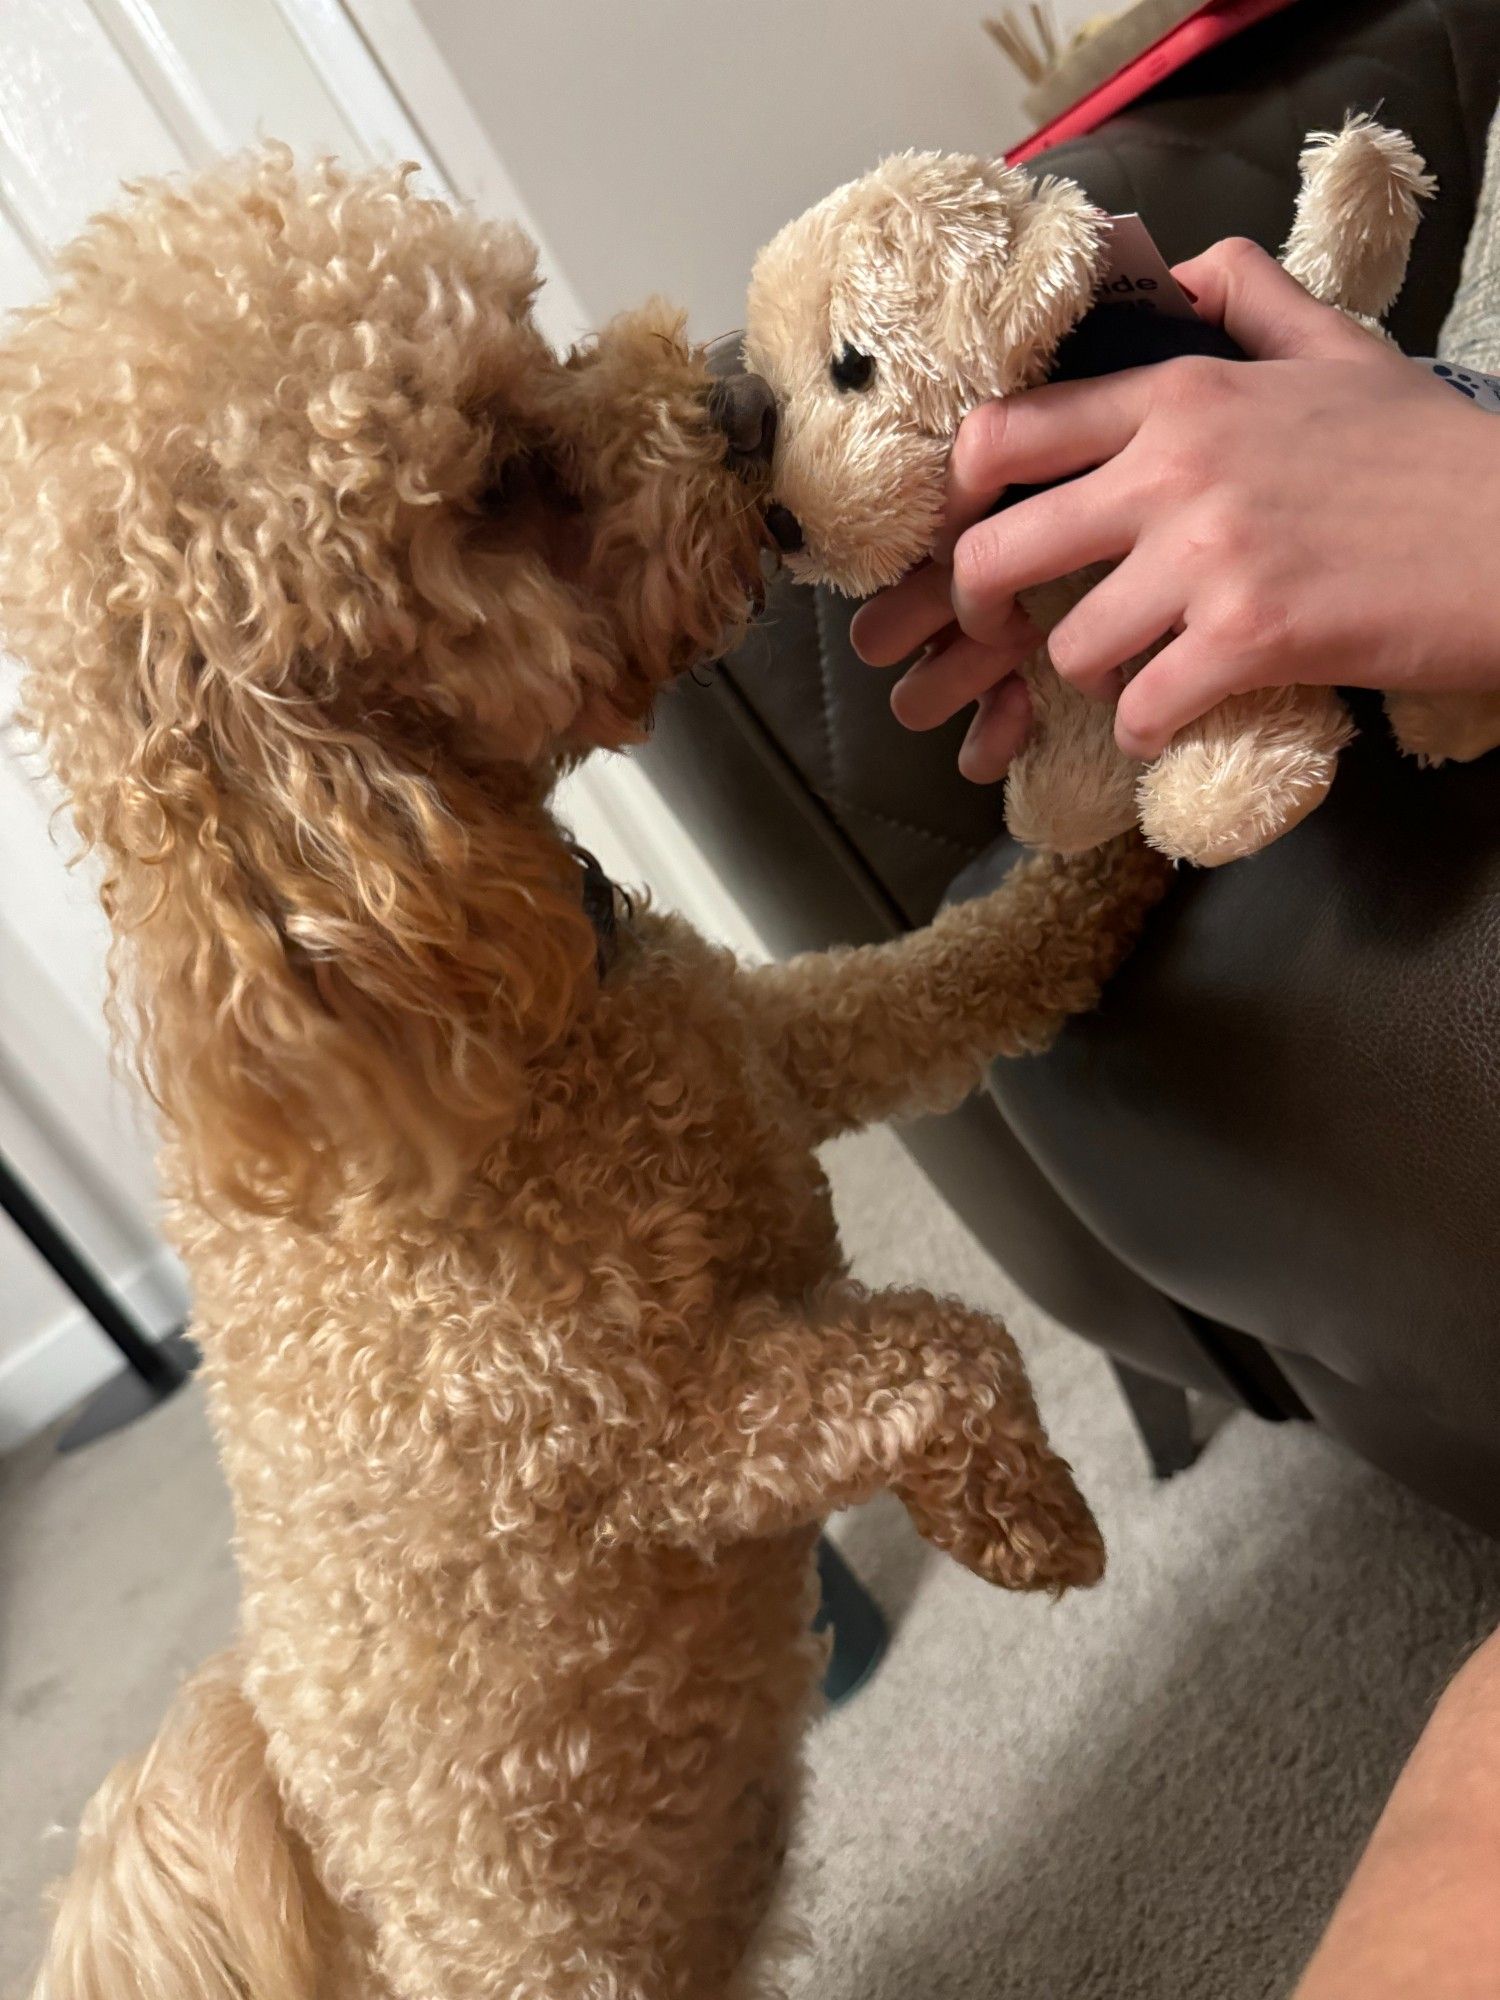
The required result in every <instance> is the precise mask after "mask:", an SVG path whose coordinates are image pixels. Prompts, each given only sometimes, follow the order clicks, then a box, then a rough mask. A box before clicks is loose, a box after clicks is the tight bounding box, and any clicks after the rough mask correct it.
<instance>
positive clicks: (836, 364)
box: [828, 340, 875, 389]
mask: <svg viewBox="0 0 1500 2000" xmlns="http://www.w3.org/2000/svg"><path fill="white" fill-rule="evenodd" d="M828 372H829V374H830V375H831V376H832V377H833V385H834V387H835V388H836V389H868V388H869V386H870V384H871V383H872V382H873V381H874V379H875V362H874V359H873V357H872V356H871V355H868V354H861V353H860V351H859V349H858V348H857V347H851V346H850V345H849V343H848V341H847V340H846V341H845V342H844V351H843V353H842V354H836V355H835V356H834V358H833V359H832V361H830V362H829V364H828Z"/></svg>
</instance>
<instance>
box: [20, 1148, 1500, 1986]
mask: <svg viewBox="0 0 1500 2000" xmlns="http://www.w3.org/2000/svg"><path fill="white" fill-rule="evenodd" d="M830 1164H831V1167H832V1171H833V1174H834V1178H835V1183H836V1186H837V1190H838V1195H839V1206H840V1211H841V1214H842V1216H843V1219H844V1225H845V1233H846V1237H847V1239H848V1242H849V1244H850V1247H851V1250H852V1252H853V1254H854V1257H855V1261H856V1264H857V1267H858V1268H859V1270H860V1272H861V1274H862V1275H863V1276H865V1277H867V1278H870V1279H876V1280H882V1279H890V1280H894V1279H905V1280H920V1281H923V1282H926V1283H930V1284H933V1285H936V1286H938V1287H940V1288H943V1289H948V1290H952V1291H955V1292H959V1293H961V1294H963V1295H965V1296H967V1297H969V1298H971V1299H974V1300H976V1301H982V1302H984V1303H986V1304H990V1305H994V1306H997V1307H1001V1308H1004V1307H1005V1305H1006V1304H1007V1288H1006V1286H1005V1284H1004V1281H1003V1280H1002V1279H1001V1278H1000V1277H999V1275H998V1274H997V1273H996V1272H995V1270H994V1268H993V1266H992V1265H990V1264H989V1263H988V1261H987V1260H986V1259H985V1257H984V1256H983V1255H982V1254H981V1253H980V1252H979V1250H978V1249H977V1248H976V1247H975V1245H974V1244H973V1242H972V1241H971V1239H969V1238H968V1237H967V1236H966V1235H965V1234H964V1233H963V1232H962V1230H960V1229H959V1228H958V1227H957V1225H956V1224H955V1223H954V1222H953V1221H952V1219H951V1218H950V1217H949V1216H948V1214H947V1212H946V1211H945V1210H944V1209H943V1208H942V1206H941V1204H940V1203H939V1202H938V1201H937V1199H936V1198H935V1197H934V1196H933V1195H932V1194H931V1193H930V1192H929V1191H928V1189H927V1187H926V1185H925V1183H923V1182H922V1181H921V1180H920V1178H919V1177H918V1175H917V1174H916V1172H915V1170H914V1169H913V1168H912V1167H911V1166H910V1165H909V1164H908V1162H907V1160H906V1157H905V1155H904V1154H903V1153H902V1152H901V1150H900V1148H899V1147H898V1146H897V1145H896V1143H895V1142H894V1141H893V1140H892V1139H890V1138H889V1137H887V1136H886V1135H884V1134H876V1135H872V1136H870V1137H866V1138H863V1139H860V1140H857V1141H854V1142H852V1143H849V1144H846V1145H844V1146H842V1147H840V1148H838V1149H836V1150H835V1152H834V1153H833V1155H832V1158H831V1162H830ZM1013 1323H1014V1324H1015V1325H1016V1326H1017V1328H1018V1331H1019V1332H1020V1334H1021V1337H1022V1343H1023V1345H1024V1346H1025V1347H1026V1348H1027V1349H1028V1352H1029V1353H1030V1355H1031V1358H1032V1362H1033V1368H1034V1373H1035V1375H1036V1378H1037V1381H1038V1386H1039V1389H1040V1393H1041V1399H1042V1403H1043V1407H1044V1409H1045V1411H1046V1413H1047V1416H1048V1419H1049V1421H1050V1423H1051V1425H1052V1428H1053V1432H1054V1435H1055V1436H1056V1437H1057V1438H1058V1439H1059V1440H1060V1441H1062V1442H1063V1444H1064V1446H1065V1448H1066V1449H1067V1451H1068V1452H1069V1454H1070V1456H1071V1457H1072V1458H1073V1460H1074V1462H1075V1464H1076V1466H1077V1468H1078V1470H1079V1473H1080V1475H1081V1477H1082V1480H1083V1483H1084V1486H1085V1489H1086V1490H1087V1491H1088V1492H1089V1494H1090V1495H1091V1497H1092V1498H1093V1500H1094V1503H1095V1506H1096V1507H1097V1509H1098V1511H1099V1514H1100V1516H1101V1518H1102V1520H1103V1522H1104V1525H1105V1529H1106V1532H1107V1534H1108V1537H1109V1541H1110V1545H1111V1552H1112V1567H1111V1573H1110V1576H1109V1579H1108V1581H1107V1582H1106V1583H1105V1584H1104V1585H1103V1586H1102V1587H1101V1588H1100V1589H1099V1590H1098V1591H1096V1592H1094V1593H1092V1594H1090V1595H1087V1596H1083V1597H1078V1598H1075V1599H1073V1600H1070V1601H1069V1602H1067V1603H1065V1604H1062V1605H1060V1606H1056V1607H1049V1606H1047V1605H1042V1604H1037V1603H1033V1602H1028V1601H1024V1600H1020V1599H1007V1598H1005V1597H1002V1596H1000V1595H997V1594H995V1593H992V1592H989V1591H987V1590H985V1589H984V1588H983V1587H982V1586H981V1585H979V1584H978V1583H976V1582H974V1581H973V1580H972V1579H971V1578H969V1577H967V1576H965V1575H963V1574H962V1573H961V1572H959V1571H957V1570H955V1569H954V1568H952V1567H951V1565H949V1564H947V1563H946V1562H944V1561H942V1560H941V1559H939V1558H936V1557H929V1556H928V1555H927V1554H926V1553H925V1551H924V1550H923V1548H922V1546H921V1545H920V1544H919V1543H918V1542H917V1541H916V1540H915V1538H914V1537H913V1536H912V1535H911V1534H910V1532H909V1531H908V1529H907V1526H906V1522H905V1517H904V1516H903V1515H902V1514H901V1512H900V1510H899V1509H897V1508H894V1507H886V1506H878V1507H874V1508H871V1509H868V1510H866V1511H865V1512H863V1513H861V1514H858V1515H855V1516H851V1517H849V1518H848V1519H847V1520H846V1521H844V1522H843V1523H841V1524H840V1528H839V1533H840V1538H841V1540H842V1542H843V1544H844V1547H845V1549H846V1551H847V1552H848V1554H849V1555H850V1556H851V1558H852V1559H853V1560H854V1562H855V1563H856V1565H857V1566H858V1567H859V1568H860V1569H861V1570H862V1571H863V1573H864V1575H865V1576H866V1578H867V1580H868V1581H869V1582H870V1583H871V1585H872V1586H873V1588H874V1589H875V1591H876V1593H877V1594H878V1595H879V1597H880V1598H881V1600H882V1601H883V1603H884V1604H885V1606H886V1609H887V1611H888V1613H889V1614H890V1616H891V1617H892V1619H893V1621H894V1624H895V1636H894V1639H893V1642H892V1646H891V1651H890V1654H889V1656H888V1658H887V1659H886V1661H885V1663H884V1665H883V1666H882V1667H881V1669H880V1672H879V1673H878V1675H877V1676H876V1678H875V1679H874V1680H873V1681H872V1682H871V1683H870V1684H869V1686H868V1687H867V1688H866V1689H865V1690H864V1691H863V1692H862V1693H860V1694H859V1695H858V1696H856V1698H855V1699H854V1701H853V1702H852V1703H851V1704H850V1705H849V1706H848V1707H847V1708H846V1709H844V1710H842V1711H841V1712H839V1713H837V1714H835V1715H833V1716H831V1717H829V1718H828V1719H827V1720H826V1721H824V1722H823V1723H822V1724H820V1725H819V1728H818V1730H817V1732H816V1734H815V1738H814V1742H813V1752H812V1756H813V1766H814V1786H813V1794H812V1801H811V1806H810V1811H809V1816H808V1821H807V1825H806V1829H805V1835H804V1838H803V1841H802V1846H801V1852H800V1855H799V1859H798V1887H799V1891H800V1900H801V1905H802V1907H803V1909H804V1910H805V1912H806V1914H807V1916H808V1918H809V1920H810V1922H811V1925H812V1928H813V1931H814V1935H815V1940H816V1942H815V1946H814V1951H813V1955H812V1956H811V1957H810V1958H809V1959H808V1960H807V1961H806V1963H805V1965H804V1966H803V1968H802V1969H801V1970H800V1972H799V1974H798V1976H797V1978H796V1980H795V2000H1187V1996H1192V2000H1275V1996H1284V1995H1285V1994H1286V1993H1287V1992H1288V1991H1289V1989H1290V1987H1291V1985H1292V1983H1293V1981H1294V1979H1295V1977H1296V1973H1297V1969H1298V1967H1299V1966H1300V1964H1301V1962H1302V1960H1303V1959H1304V1957H1305V1956H1306V1953H1307V1951H1308V1950H1309V1949H1310V1947H1311V1944H1312V1942H1313V1940H1314V1938H1315V1936H1316V1934H1317V1931H1318V1929H1319V1927H1320V1924H1321V1922H1322V1920H1323V1917H1324V1915H1325V1913H1326V1911H1327V1910H1328V1908H1329V1905H1330V1903H1331V1901H1332V1899H1333V1898H1334V1896H1335V1895H1336V1894H1337V1891H1338V1888H1339V1885H1340V1883H1341V1881H1342V1879H1343V1877H1344V1874H1345V1872H1346V1871H1347V1868H1348V1866H1349V1864H1350V1861H1351V1860H1352V1858H1353V1856H1354V1854H1355V1853H1356V1852H1357V1850H1358V1847H1359V1845H1360V1842H1361V1840H1362V1838H1363V1835H1364V1833H1365V1831H1366V1830H1367V1828H1368V1826H1369V1824H1370V1822H1371V1819H1372V1817H1373V1815H1374V1813H1375V1812H1376V1810H1377V1809H1378V1806H1379V1802H1380V1800H1381V1798H1382V1796H1383V1794H1384V1792H1385V1789H1386V1787H1387V1786H1388V1784H1389V1782H1390V1780H1391V1778H1392V1776H1393V1775H1394V1773H1395V1771H1396V1769H1397V1768H1398V1766H1399V1765H1400V1762H1401V1760H1402V1757H1403V1756H1404V1754H1405V1752H1406V1750H1407V1748H1408V1747H1409V1745H1410V1743H1411V1741H1412V1739H1413V1738H1414V1736H1415V1735H1416V1732H1417V1731H1418V1729H1419V1728H1420V1726H1421V1723H1422V1720H1423V1717H1424V1715H1425V1713H1426V1712H1427V1709H1428V1708H1429V1706H1430V1704H1431V1701H1432V1699H1433V1697H1434V1695H1435V1694H1436V1692H1437V1690H1438V1688H1439V1687H1440V1686H1441V1685H1442V1683H1443V1681H1444V1679H1445V1677H1446V1676H1447V1675H1448V1673H1449V1672H1450V1671H1451V1670H1452V1668H1453V1667H1454V1666H1455V1665H1456V1663H1457V1662H1458V1660H1459V1659H1460V1658H1461V1657H1462V1655H1463V1654H1464V1652H1465V1651H1466V1649H1467V1648H1468V1647H1469V1646H1470V1644H1471V1643H1472V1642H1473V1641H1474V1640H1475V1639H1476V1638H1477V1637H1478V1636H1479V1635H1480V1634H1482V1633H1483V1632H1484V1631H1486V1630H1487V1629H1489V1627H1490V1626H1492V1625H1493V1624H1494V1623H1496V1622H1497V1621H1500V1548H1497V1547H1495V1546H1493V1545H1491V1544H1489V1543H1486V1542H1484V1541H1482V1540H1481V1539H1480V1538H1478V1537H1477V1536H1474V1535H1470V1534H1467V1533H1465V1532H1464V1531H1463V1530H1461V1529H1459V1528H1457V1527H1455V1526H1454V1525H1452V1524H1451V1523H1450V1522H1448V1521H1447V1520H1445V1519H1444V1518H1443V1517H1442V1516H1440V1515H1438V1514H1435V1513H1433V1512H1431V1511H1429V1510H1428V1509H1426V1508H1424V1507H1422V1506H1420V1505H1419V1504H1418V1503H1417V1502H1415V1501H1414V1500H1411V1499H1409V1498H1408V1497H1406V1496H1405V1495H1404V1494H1402V1493H1401V1492H1400V1491H1398V1489H1396V1488H1395V1487H1393V1486H1391V1485H1389V1484H1388V1483H1387V1482H1385V1481H1384V1480H1382V1479H1381V1478H1379V1477H1378V1476H1377V1475H1376V1474H1374V1473H1372V1472H1369V1471H1367V1470H1365V1469H1364V1468H1363V1467H1362V1466H1360V1465H1358V1464H1357V1463H1356V1462H1355V1461H1353V1460H1352V1459H1350V1458H1348V1457H1346V1456H1345V1455H1343V1454H1342V1453H1341V1452H1339V1451H1338V1450H1337V1449H1336V1448H1335V1447H1334V1446H1332V1445H1330V1444H1328V1443H1325V1442H1323V1441H1322V1440H1320V1439H1319V1438H1318V1437H1316V1436H1314V1435H1313V1434H1311V1433H1310V1432H1308V1431H1305V1430H1297V1429H1291V1428H1286V1427H1283V1428H1280V1429H1273V1428H1269V1427H1266V1426H1263V1425H1259V1424H1256V1423H1254V1422H1252V1421H1251V1420H1249V1419H1244V1418H1236V1419H1234V1420H1233V1421H1231V1422H1230V1423H1229V1424H1227V1425H1226V1426H1225V1427H1224V1428H1223V1429H1222V1430H1221V1431H1220V1432H1219V1433H1218V1435H1217V1436H1216V1437H1215V1438H1214V1440H1213V1442H1212V1444H1211V1445H1210V1446H1209V1449H1208V1451H1207V1453H1206V1455H1205V1456H1204V1458H1203V1459H1202V1460H1201V1461H1200V1463H1199V1464H1198V1465H1197V1466H1196V1467H1195V1468H1194V1469H1193V1470H1192V1471H1191V1472H1190V1473H1187V1474H1185V1475H1183V1476H1182V1477H1181V1478H1179V1479H1177V1480H1175V1481H1173V1482H1172V1483H1171V1484H1170V1485H1167V1486H1155V1485H1153V1484H1152V1482H1151V1481H1150V1479H1149V1478H1148V1476H1147V1473H1146V1470H1145V1466H1144V1464H1143V1461H1142V1459H1141V1457H1140V1453H1139V1450H1138V1447H1137V1445H1136V1442H1135V1439H1134V1436H1133V1434H1132V1432H1131V1430H1130V1428H1129V1425H1128V1422H1127V1420H1126V1418H1125V1416H1124V1414H1123V1411H1122V1410H1121V1408H1120V1406H1119V1405H1118V1403H1117V1401H1116V1398H1115V1395H1114V1393H1113V1389H1112V1386H1111V1383H1110V1378H1109V1376H1108V1374H1107V1372H1106V1370H1105V1368H1104V1365H1103V1363H1102V1362H1101V1361H1100V1360H1099V1359H1098V1358H1097V1357H1096V1356H1095V1355H1094V1354H1092V1353H1091V1352H1090V1351H1089V1350H1088V1349H1087V1348H1085V1347H1084V1346H1082V1345H1081V1343H1079V1342H1077V1341H1074V1340H1072V1339H1070V1338H1067V1337H1066V1336H1063V1335H1060V1334H1058V1333H1057V1332H1056V1331H1054V1330H1052V1329H1050V1328H1047V1327H1044V1326H1041V1325H1039V1324H1038V1323H1037V1322H1036V1320H1035V1317H1034V1316H1032V1315H1029V1314H1023V1313H1019V1312H1017V1313H1015V1314H1014V1315H1013ZM227 1529H228V1516H227V1510H226V1507H225V1504H224V1499H223V1495H222V1492H221V1489H220V1487H219V1484H218V1480H217V1475H216V1472H215V1469H214V1465H213V1460H212V1455H211V1452H210V1450H209V1447H208V1444H207V1439H206V1435H205V1432H204V1428H203V1422H202V1414H201V1410H200V1408H199V1405H198V1402H197V1399H196V1398H195V1397H193V1396H191V1395H190V1396H188V1397H185V1398H179V1399H178V1402H177V1403H176V1404H174V1405H171V1406H169V1407H168V1408H167V1409H166V1410H164V1411H162V1412H161V1413H159V1414H158V1415H157V1416H156V1417H155V1418H153V1419H152V1420H151V1421H150V1423H149V1424H148V1425H144V1426H141V1427H139V1428H138V1429H136V1430H135V1431H133V1432H130V1433H127V1434H125V1435H123V1436H121V1437H119V1438H116V1439H113V1440H111V1441H109V1442H108V1443H105V1444H103V1445H100V1446H96V1447H95V1448H94V1449H93V1450H91V1451H90V1452H88V1453H86V1454H84V1455H82V1456H81V1457H78V1458H73V1459H68V1460H55V1459H53V1458H52V1457H51V1456H50V1455H49V1454H48V1452H47V1451H46V1450H45V1449H42V1448H33V1449H32V1450H30V1451H28V1452H26V1453H23V1454H21V1455H19V1456H18V1457H16V1458H14V1459H12V1460H11V1461H9V1462H8V1463H6V1464H4V1465H3V1466H0V1992H10V1991H12V1990H14V1987H15V1983H16V1980H17V1978H18V1977H19V1975H20V1973H21V1971H22V1969H23V1967H24V1966H25V1964H26V1963H27V1962H28V1961H29V1960H30V1958H31V1957H32V1955H33V1952H34V1949H35V1944H36V1936H37V1920H36V1915H35V1903H36V1893H37V1889H38V1887H39V1885H40V1883H41V1882H42V1880H43V1879H45V1877H46V1876H47V1875H49V1874H50V1873H52V1872H55V1869H56V1867H57V1866H58V1865H60V1863H61V1861H62V1860H63V1858H64V1857H65V1855H66V1851H67V1843H66V1835H60V1836H57V1837H55V1838H54V1839H53V1840H51V1841H50V1842H49V1841H44V1839H43V1830H44V1829H45V1828H46V1827H47V1826H48V1825H49V1824H54V1823H56V1822H59V1821H60V1822H62V1824H63V1825H64V1826H65V1827H70V1826H71V1825H72V1824H73V1823H74V1822H75V1821H76V1818H77V1813H78V1809H79V1807H80V1806H81V1804H82V1803H83V1800H84V1799H85V1797H86V1796H87V1794H88V1792H89V1791H90V1789H91V1788H92V1786H93V1784H94V1783H95V1782H96V1781H97V1779H98V1778H99V1777H100V1776H101V1775H102V1773H103V1771H104V1770H105V1768H106V1767H107V1765H108V1764H109V1763H110V1762H111V1761H112V1760H113V1759H114V1758H115V1757H117V1756H118V1755H120V1754H122V1753H123V1752H124V1751H126V1750H128V1749H130V1748H132V1747H134V1746H135V1745H136V1744H138V1743H139V1742H141V1741H142V1740H143V1739H144V1738H145V1737H146V1736H147V1735H148V1734H149V1733H150V1731H151V1729H152V1727H153V1725H154V1722H155V1720H156V1718H157V1717H158V1715H159V1714H160V1712H161V1709H162V1707H163V1705H164V1703H165V1701H166V1698H167V1695H168V1692H169V1690H170V1688H171V1687H172V1685H173V1684H174V1682H175V1681H176V1680H177V1679H178V1678H179V1677H180V1675H181V1674H182V1673H183V1672H184V1671H185V1670H186V1669H187V1668H188V1667H189V1666H191V1665H192V1664H193V1663H194V1662H195V1661H196V1660H197V1659H198V1658H199V1657H200V1656H201V1655H202V1654H203V1653H205V1652H207V1651H209V1650H210V1649H211V1648H212V1647H213V1646H214V1645H215V1644H217V1643H218V1642H219V1641H220V1640H221V1639H222V1637H223V1636H224V1635H225V1633H226V1632H227V1631H228V1629H229V1625H230V1622H231V1618H232V1614H233V1597H234V1592H233V1582H232V1578H231V1575H230V1570H229V1563H228V1558H227V1554H226V1536H227Z"/></svg>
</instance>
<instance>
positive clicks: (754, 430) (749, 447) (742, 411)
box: [709, 369, 776, 466]
mask: <svg viewBox="0 0 1500 2000" xmlns="http://www.w3.org/2000/svg"><path fill="white" fill-rule="evenodd" d="M709 408H710V409H711V410H712V411H713V417H714V422H715V423H716V424H717V425H718V426H719V429H720V430H721V431H722V432H723V433H724V435H725V437H726V438H728V440H729V449H730V450H731V451H732V452H733V453H734V454H735V456H736V457H737V458H739V459H748V460H752V461H753V462H754V463H755V464H756V465H761V466H766V465H769V464H770V463H771V453H772V452H773V451H774V450H775V448H776V398H775V397H774V396H773V395H772V394H771V385H770V383H769V382H766V381H764V380H762V378H761V377H760V376H759V375H751V374H748V373H747V372H746V371H745V370H744V369H741V370H740V371H739V373H738V374H736V375H728V376H726V377H724V379H723V380H722V381H718V382H715V384H714V386H713V389H712V390H711V392H710V394H709Z"/></svg>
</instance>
